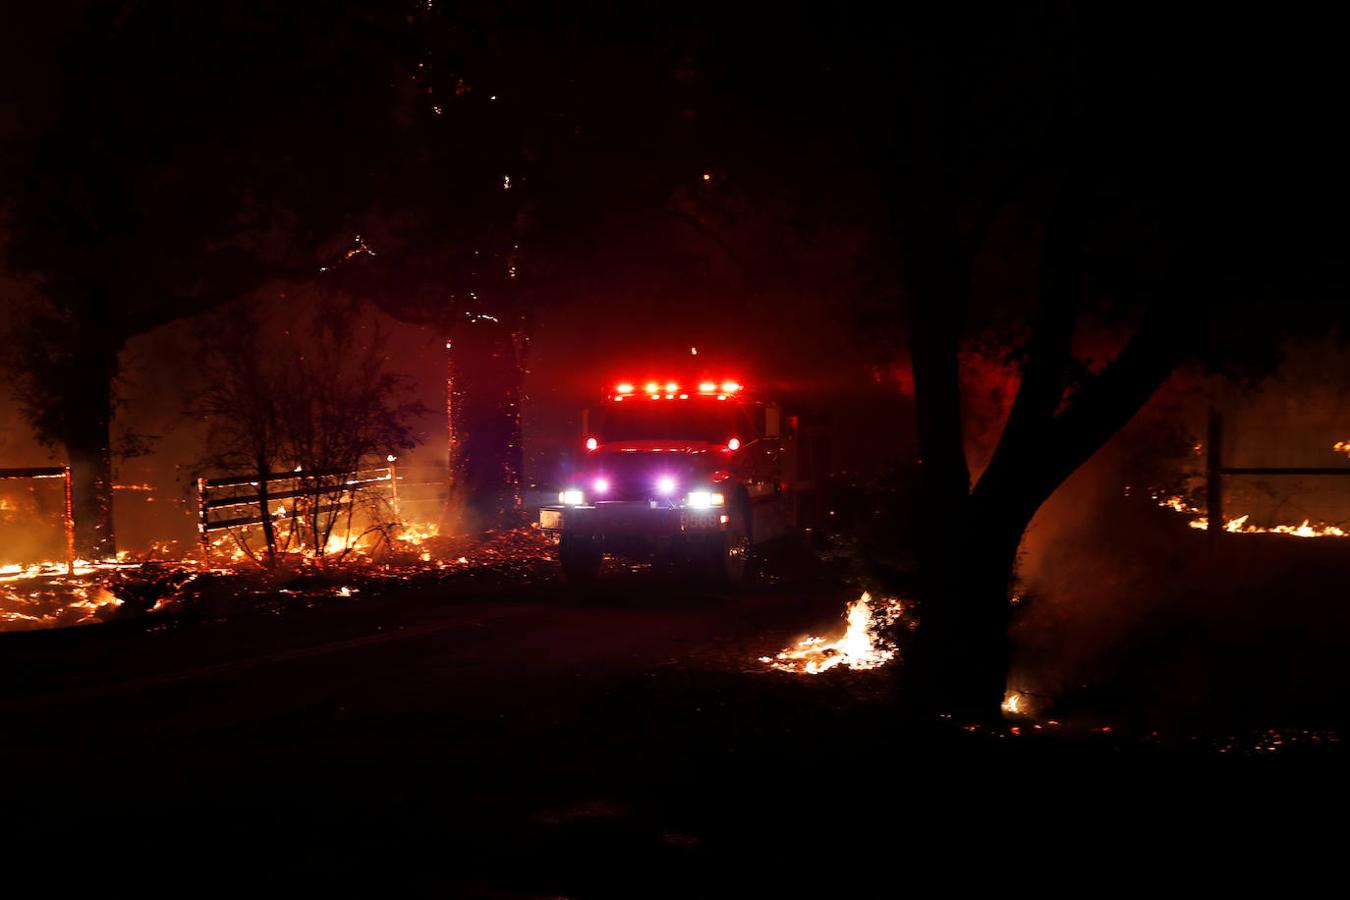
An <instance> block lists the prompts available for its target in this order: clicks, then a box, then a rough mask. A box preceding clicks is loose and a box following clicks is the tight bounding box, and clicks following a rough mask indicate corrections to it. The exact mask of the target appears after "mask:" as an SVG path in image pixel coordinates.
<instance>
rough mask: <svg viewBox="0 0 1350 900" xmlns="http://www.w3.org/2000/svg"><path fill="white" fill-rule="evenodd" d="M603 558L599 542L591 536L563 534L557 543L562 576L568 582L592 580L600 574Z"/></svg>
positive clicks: (578, 582)
mask: <svg viewBox="0 0 1350 900" xmlns="http://www.w3.org/2000/svg"><path fill="white" fill-rule="evenodd" d="M604 558H605V554H604V552H603V551H602V550H601V549H600V542H599V541H597V540H595V539H594V538H591V537H582V536H580V535H574V534H564V535H563V536H562V540H561V541H560V542H559V543H558V560H559V561H560V562H561V563H562V570H563V578H564V579H565V580H566V581H567V582H568V583H570V584H585V583H587V582H591V581H594V580H595V579H596V578H597V577H598V576H599V575H600V563H601V562H602V561H603V560H604Z"/></svg>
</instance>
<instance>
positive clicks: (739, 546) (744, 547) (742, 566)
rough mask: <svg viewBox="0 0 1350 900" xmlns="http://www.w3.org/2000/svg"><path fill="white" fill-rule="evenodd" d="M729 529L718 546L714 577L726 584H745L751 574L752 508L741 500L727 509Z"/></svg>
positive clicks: (723, 534) (723, 533)
mask: <svg viewBox="0 0 1350 900" xmlns="http://www.w3.org/2000/svg"><path fill="white" fill-rule="evenodd" d="M727 517H728V521H727V527H726V530H725V531H723V532H722V540H721V541H719V542H718V544H717V546H716V550H717V555H716V559H715V560H714V565H713V575H714V576H715V577H717V578H718V579H719V580H720V581H722V582H723V583H724V584H730V585H738V584H744V583H745V580H746V578H747V577H748V575H749V572H750V546H751V542H750V506H749V504H748V503H747V502H746V501H745V499H744V498H741V499H740V500H739V502H736V503H733V504H732V505H731V506H730V507H728V509H727Z"/></svg>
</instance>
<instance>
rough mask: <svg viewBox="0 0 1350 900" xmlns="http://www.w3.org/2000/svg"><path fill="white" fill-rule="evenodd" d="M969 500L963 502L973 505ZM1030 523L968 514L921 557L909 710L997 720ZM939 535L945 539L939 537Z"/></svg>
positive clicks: (906, 675)
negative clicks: (1017, 571)
mask: <svg viewBox="0 0 1350 900" xmlns="http://www.w3.org/2000/svg"><path fill="white" fill-rule="evenodd" d="M971 505H972V504H970V503H965V504H962V507H963V508H966V509H969V508H970V506H971ZM1024 530H1025V522H1024V521H1022V520H1020V519H1017V518H1013V517H1007V516H1003V515H998V516H995V515H985V516H978V515H977V516H970V517H968V518H966V519H965V520H964V521H963V522H962V524H961V526H960V528H959V529H958V530H954V531H949V532H946V535H945V537H946V541H945V547H942V546H941V545H939V544H938V543H937V542H934V544H932V545H930V549H929V554H928V556H927V558H925V559H922V560H921V567H922V573H921V586H920V598H919V599H920V610H919V617H920V618H919V628H918V631H917V633H916V634H915V637H914V641H913V642H912V644H911V645H910V648H909V652H908V659H907V661H906V664H905V666H904V667H903V670H902V672H901V673H900V677H901V678H902V681H903V684H902V690H903V692H904V693H903V696H904V698H905V705H906V707H907V708H908V709H909V710H910V711H911V712H914V713H918V714H920V715H923V716H933V715H950V716H952V717H953V718H954V719H956V720H957V721H962V722H984V723H992V722H995V721H998V720H999V718H1000V717H1001V706H1002V703H1003V699H1004V693H1005V691H1006V689H1007V681H1008V668H1009V665H1010V663H1011V641H1010V638H1009V635H1008V624H1009V618H1010V614H1011V605H1010V603H1009V595H1008V592H1009V586H1010V584H1011V582H1012V578H1013V569H1014V565H1015V563H1016V559H1017V548H1018V546H1019V544H1020V542H1021V538H1022V533H1023V531H1024ZM939 537H941V536H939Z"/></svg>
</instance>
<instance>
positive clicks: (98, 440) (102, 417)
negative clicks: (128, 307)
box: [62, 355, 117, 560]
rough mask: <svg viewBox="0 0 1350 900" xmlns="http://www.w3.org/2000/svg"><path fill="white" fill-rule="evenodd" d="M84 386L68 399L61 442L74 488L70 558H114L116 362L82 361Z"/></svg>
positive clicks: (98, 359) (91, 359)
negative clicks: (113, 420)
mask: <svg viewBox="0 0 1350 900" xmlns="http://www.w3.org/2000/svg"><path fill="white" fill-rule="evenodd" d="M82 363H83V365H84V367H85V371H86V372H87V373H88V375H87V380H85V381H84V382H83V383H82V385H81V388H82V389H81V391H80V393H79V395H78V396H75V397H72V398H70V401H69V412H68V415H67V417H66V427H65V429H64V435H63V441H62V443H64V444H65V448H66V454H67V458H68V459H69V460H70V470H71V479H72V481H73V488H74V507H75V508H74V512H75V552H76V554H77V555H79V556H80V557H81V558H83V559H91V560H93V559H108V558H110V557H114V556H116V555H117V538H116V535H115V532H114V529H113V472H112V413H113V396H112V395H113V379H114V377H115V376H116V356H115V355H114V356H113V357H111V359H109V358H107V357H106V355H105V356H103V357H101V358H92V357H86V358H85V359H83V360H82Z"/></svg>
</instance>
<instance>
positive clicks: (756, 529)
mask: <svg viewBox="0 0 1350 900" xmlns="http://www.w3.org/2000/svg"><path fill="white" fill-rule="evenodd" d="M582 432H583V435H582V439H583V441H584V447H585V454H584V457H583V460H582V462H581V463H580V464H579V465H578V466H577V467H576V471H575V472H573V473H572V474H571V475H570V476H569V478H568V480H567V483H566V487H565V488H564V489H563V490H562V491H561V492H559V494H558V503H557V504H556V505H550V506H545V507H542V508H540V510H539V525H540V527H541V528H542V529H544V530H545V531H547V532H550V533H552V534H553V535H555V537H556V539H557V541H558V549H559V558H560V560H561V562H562V567H563V573H564V575H565V576H566V577H567V578H568V580H571V581H585V580H589V579H592V578H594V577H595V576H596V575H597V574H598V573H599V570H600V564H601V561H602V559H603V558H604V555H605V554H606V553H609V554H614V555H620V556H625V557H629V558H637V559H652V558H656V559H662V560H666V561H671V562H677V563H682V564H686V565H693V566H695V567H697V568H698V569H701V570H702V571H704V572H706V573H707V574H710V575H712V576H714V577H716V578H719V579H723V580H726V581H729V582H732V583H738V582H740V581H742V580H743V579H744V578H745V575H746V567H747V564H748V562H749V556H750V552H751V548H752V546H753V545H754V544H755V543H759V542H763V541H766V540H771V539H773V538H775V537H778V536H782V535H784V534H786V533H787V532H788V531H789V530H791V529H792V528H793V527H794V526H796V525H797V524H799V523H800V521H801V520H802V519H803V517H804V515H805V514H806V507H807V505H808V504H807V502H806V501H807V499H808V497H809V496H810V495H811V494H812V488H813V484H811V483H810V482H809V481H806V480H804V479H802V478H800V477H799V472H801V471H803V466H802V463H803V461H804V460H803V453H802V446H801V444H800V442H799V441H798V440H797V434H796V432H797V421H796V418H795V417H789V418H787V419H786V420H785V418H784V416H783V414H782V410H781V408H780V407H779V406H777V405H776V404H773V403H768V402H765V401H763V400H760V399H757V398H755V397H753V396H752V395H751V394H750V393H748V392H747V391H746V390H745V388H744V387H742V385H741V384H739V383H738V382H736V381H730V380H726V381H712V380H702V381H698V382H695V383H692V384H682V383H680V382H678V381H673V380H671V381H648V382H645V383H633V382H622V383H619V384H617V385H615V386H614V388H613V392H612V393H610V394H609V395H608V397H607V398H606V400H605V402H604V403H602V404H600V405H598V406H596V407H592V408H590V409H588V410H585V411H583V413H582Z"/></svg>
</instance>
